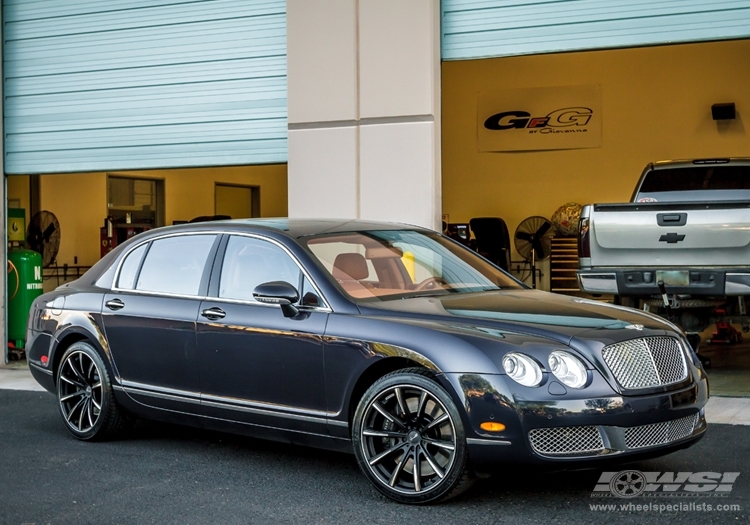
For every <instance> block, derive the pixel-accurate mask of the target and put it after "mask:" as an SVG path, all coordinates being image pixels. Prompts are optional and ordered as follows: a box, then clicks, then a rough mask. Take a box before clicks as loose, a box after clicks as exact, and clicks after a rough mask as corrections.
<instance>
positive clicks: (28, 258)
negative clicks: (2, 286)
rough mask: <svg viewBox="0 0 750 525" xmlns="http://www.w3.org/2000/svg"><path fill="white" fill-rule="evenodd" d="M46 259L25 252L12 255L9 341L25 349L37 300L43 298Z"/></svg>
mask: <svg viewBox="0 0 750 525" xmlns="http://www.w3.org/2000/svg"><path fill="white" fill-rule="evenodd" d="M42 286H43V283H42V256H41V255H40V254H39V253H37V252H35V251H33V250H25V249H23V248H19V249H15V250H10V251H8V295H7V297H8V341H9V342H12V343H14V344H15V345H16V348H19V349H20V348H23V347H24V345H25V344H26V324H27V323H28V320H29V310H30V309H31V303H33V302H34V299H36V298H37V297H39V296H40V295H42Z"/></svg>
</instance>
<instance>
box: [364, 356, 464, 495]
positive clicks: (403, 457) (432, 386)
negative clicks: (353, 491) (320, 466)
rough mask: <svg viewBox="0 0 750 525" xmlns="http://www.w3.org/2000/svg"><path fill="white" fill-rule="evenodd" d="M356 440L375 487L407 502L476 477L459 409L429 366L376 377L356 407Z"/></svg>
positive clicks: (448, 491)
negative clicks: (434, 378) (471, 464)
mask: <svg viewBox="0 0 750 525" xmlns="http://www.w3.org/2000/svg"><path fill="white" fill-rule="evenodd" d="M352 440H353V443H354V452H355V454H356V456H357V461H358V462H359V465H360V467H361V468H362V471H363V472H364V473H365V475H366V476H367V477H368V479H369V480H370V481H371V482H372V484H373V485H374V486H375V488H377V489H378V490H379V491H380V492H382V493H383V494H385V495H386V496H388V497H389V498H391V499H393V500H396V501H399V502H402V503H413V504H420V503H434V502H438V501H443V500H446V499H448V498H451V497H453V496H456V495H457V494H460V493H461V492H463V491H464V490H466V489H467V488H468V487H469V486H470V485H471V483H472V482H473V480H474V478H473V476H472V475H471V472H470V470H469V468H468V453H467V449H466V437H465V433H464V428H463V424H462V422H461V417H460V415H459V413H458V410H457V409H456V406H455V404H454V403H453V400H452V399H451V397H450V396H449V395H448V393H447V392H446V391H445V390H444V389H443V388H442V387H441V386H440V385H439V384H437V382H435V381H434V380H433V379H432V378H431V375H430V373H429V372H428V371H426V370H422V369H408V370H404V371H397V372H393V373H391V374H388V375H386V376H384V377H382V378H381V379H379V380H378V381H376V382H375V384H373V385H372V386H371V387H370V388H369V389H368V390H367V392H366V393H365V395H364V396H363V397H362V400H361V401H360V403H359V405H358V407H357V411H356V413H355V416H354V425H353V429H352Z"/></svg>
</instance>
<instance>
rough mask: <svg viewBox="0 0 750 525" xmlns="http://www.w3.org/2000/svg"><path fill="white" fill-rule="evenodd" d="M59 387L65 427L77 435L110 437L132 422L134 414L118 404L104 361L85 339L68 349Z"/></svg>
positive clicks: (99, 438)
mask: <svg viewBox="0 0 750 525" xmlns="http://www.w3.org/2000/svg"><path fill="white" fill-rule="evenodd" d="M56 390H57V406H58V408H59V409H60V415H62V418H63V422H64V423H65V427H66V428H67V429H68V430H69V431H70V433H71V434H73V435H74V436H75V437H77V438H78V439H81V440H84V441H97V440H103V439H110V438H113V437H116V436H118V435H121V434H122V433H123V432H125V431H126V430H127V429H129V428H130V427H131V426H132V423H133V420H132V418H131V417H130V416H129V415H128V414H126V413H125V412H124V411H123V409H122V408H121V407H120V406H119V405H118V404H117V400H116V399H115V396H114V392H113V391H112V382H111V381H110V378H109V373H108V372H107V367H106V366H105V364H104V361H103V360H102V358H101V356H100V355H99V353H98V352H97V351H96V350H95V349H94V347H93V346H91V345H90V344H89V343H87V342H85V341H79V342H77V343H74V344H72V345H70V347H68V349H67V350H65V353H64V354H63V356H62V359H60V366H59V367H58V371H57V389H56Z"/></svg>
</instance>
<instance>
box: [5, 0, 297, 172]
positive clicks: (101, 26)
mask: <svg viewBox="0 0 750 525" xmlns="http://www.w3.org/2000/svg"><path fill="white" fill-rule="evenodd" d="M3 22H4V28H3V41H4V50H3V53H4V65H3V76H4V80H5V88H4V96H5V102H4V104H5V105H4V112H5V113H4V115H5V171H6V173H11V174H33V173H64V172H80V171H103V170H115V169H117V170H122V169H151V168H173V167H190V166H218V165H237V164H265V163H275V162H285V161H286V159H287V124H286V115H287V109H286V108H287V104H286V2H285V0H253V1H248V0H202V1H201V0H198V1H196V0H192V1H185V0H182V1H177V0H117V1H113V0H36V1H28V0H3Z"/></svg>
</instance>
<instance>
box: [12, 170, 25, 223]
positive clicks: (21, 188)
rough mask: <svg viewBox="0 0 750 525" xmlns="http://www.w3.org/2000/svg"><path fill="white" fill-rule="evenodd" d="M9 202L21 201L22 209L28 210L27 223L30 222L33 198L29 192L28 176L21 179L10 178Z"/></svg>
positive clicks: (22, 176)
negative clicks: (31, 198)
mask: <svg viewBox="0 0 750 525" xmlns="http://www.w3.org/2000/svg"><path fill="white" fill-rule="evenodd" d="M7 193H8V195H7V197H8V200H11V199H18V200H19V201H21V208H23V209H24V210H26V223H27V224H28V222H29V219H30V217H29V198H30V196H31V194H30V191H29V177H28V175H21V176H20V177H8V187H7Z"/></svg>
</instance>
